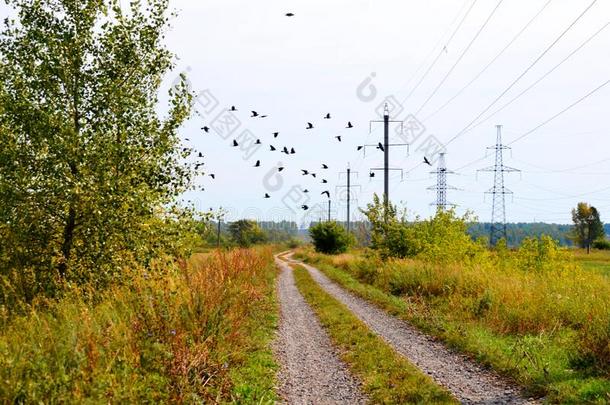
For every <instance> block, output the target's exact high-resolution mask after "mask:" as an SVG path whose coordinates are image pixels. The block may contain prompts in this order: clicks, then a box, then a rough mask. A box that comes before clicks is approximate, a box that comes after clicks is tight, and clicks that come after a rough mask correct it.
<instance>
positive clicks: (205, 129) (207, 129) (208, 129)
mask: <svg viewBox="0 0 610 405" xmlns="http://www.w3.org/2000/svg"><path fill="white" fill-rule="evenodd" d="M201 129H203V130H204V131H205V132H210V127H203V128H201Z"/></svg>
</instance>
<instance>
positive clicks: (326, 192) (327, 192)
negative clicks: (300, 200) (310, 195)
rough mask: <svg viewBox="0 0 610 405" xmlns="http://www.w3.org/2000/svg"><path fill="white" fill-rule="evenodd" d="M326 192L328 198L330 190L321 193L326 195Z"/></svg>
mask: <svg viewBox="0 0 610 405" xmlns="http://www.w3.org/2000/svg"><path fill="white" fill-rule="evenodd" d="M324 194H326V196H327V197H328V198H330V191H322V192H321V193H320V195H324Z"/></svg>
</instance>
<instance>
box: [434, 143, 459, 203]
mask: <svg viewBox="0 0 610 405" xmlns="http://www.w3.org/2000/svg"><path fill="white" fill-rule="evenodd" d="M430 174H436V185H435V186H430V187H428V190H435V191H436V201H435V202H433V203H432V204H431V205H436V209H437V210H438V211H446V210H447V207H448V206H452V207H453V206H455V204H452V203H450V202H448V201H447V190H457V189H456V188H455V187H453V186H450V185H448V184H447V175H448V174H454V172H453V171H451V170H449V169H447V165H446V163H445V153H444V152H442V153H439V157H438V167H437V168H436V170H434V171H431V172H430Z"/></svg>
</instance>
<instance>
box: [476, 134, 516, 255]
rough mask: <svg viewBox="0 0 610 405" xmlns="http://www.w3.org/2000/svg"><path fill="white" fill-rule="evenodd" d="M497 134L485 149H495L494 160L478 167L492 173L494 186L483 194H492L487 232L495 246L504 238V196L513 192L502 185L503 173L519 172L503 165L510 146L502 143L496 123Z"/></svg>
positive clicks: (492, 244)
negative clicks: (491, 144) (489, 226)
mask: <svg viewBox="0 0 610 405" xmlns="http://www.w3.org/2000/svg"><path fill="white" fill-rule="evenodd" d="M496 128H497V135H496V144H495V145H494V146H490V147H488V148H487V149H492V150H495V151H496V153H495V155H496V161H495V164H494V165H493V166H490V167H486V168H485V169H480V170H479V171H482V172H493V173H494V186H493V188H492V189H491V190H489V191H486V192H485V194H492V197H493V202H492V207H491V229H490V232H489V243H490V245H491V246H496V244H497V243H498V241H499V240H500V239H502V238H504V239H505V240H506V236H507V234H506V198H505V196H506V195H507V194H511V195H512V194H513V192H512V191H510V190H509V189H508V188H506V187H505V186H504V173H512V172H520V170H519V169H515V168H513V167H509V166H505V165H504V159H503V151H504V150H506V149H510V147H508V146H506V145H503V144H502V125H496Z"/></svg>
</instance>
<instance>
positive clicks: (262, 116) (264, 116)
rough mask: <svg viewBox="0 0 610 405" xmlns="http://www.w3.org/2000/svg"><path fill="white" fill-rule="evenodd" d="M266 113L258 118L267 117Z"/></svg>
mask: <svg viewBox="0 0 610 405" xmlns="http://www.w3.org/2000/svg"><path fill="white" fill-rule="evenodd" d="M267 117H268V116H267V115H261V116H260V117H259V118H267Z"/></svg>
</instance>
